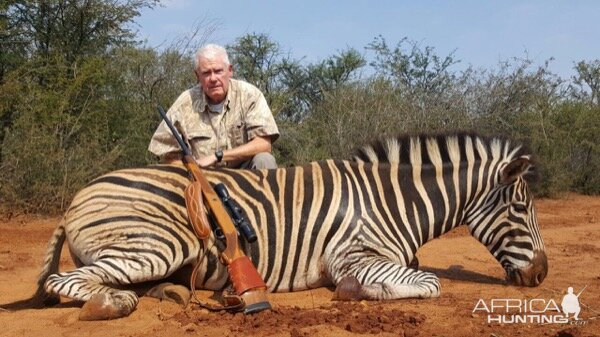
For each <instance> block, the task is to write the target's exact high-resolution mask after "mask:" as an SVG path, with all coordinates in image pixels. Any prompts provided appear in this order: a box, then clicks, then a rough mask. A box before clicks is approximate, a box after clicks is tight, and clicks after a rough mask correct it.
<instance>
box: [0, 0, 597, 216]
mask: <svg viewBox="0 0 600 337" xmlns="http://www.w3.org/2000/svg"><path fill="white" fill-rule="evenodd" d="M159 4H160V1H159V0H136V1H124V2H115V1H100V0H96V1H66V0H59V1H52V2H35V1H9V2H5V3H3V4H1V5H0V203H1V204H2V206H3V207H4V208H9V207H10V208H16V209H18V210H19V211H23V212H44V213H57V212H60V211H63V210H64V209H65V208H66V207H68V205H69V202H70V200H71V198H72V197H73V195H74V194H75V193H76V192H77V191H78V190H79V189H81V188H82V187H83V186H85V185H86V184H87V183H88V182H89V181H91V180H92V179H93V178H95V177H97V176H99V175H101V174H103V173H106V172H108V171H111V170H115V169H121V168H128V167H136V166H144V165H148V164H151V163H155V162H157V158H154V157H153V156H152V155H151V154H150V153H149V152H148V151H147V146H148V142H149V140H150V138H151V136H152V134H153V132H154V130H155V129H156V127H157V126H158V124H159V122H160V117H159V116H158V114H157V112H156V104H162V105H163V106H165V107H168V106H169V105H170V104H171V103H172V102H173V101H174V100H175V99H176V98H177V96H178V95H179V94H180V93H181V92H182V91H183V90H185V89H187V88H189V87H191V86H192V85H194V84H195V78H194V76H193V72H192V69H193V56H194V52H195V50H196V48H197V47H199V46H201V45H202V44H204V43H205V42H207V41H208V40H209V38H210V36H211V34H212V33H213V32H214V31H215V30H217V25H216V24H215V23H214V22H212V21H209V20H205V21H202V22H199V23H198V24H197V25H196V26H195V27H193V28H192V29H191V30H190V34H189V36H187V37H183V38H175V39H173V40H172V41H167V42H165V44H164V45H163V46H161V48H150V47H148V46H147V45H146V44H145V43H144V42H143V41H138V40H136V34H135V33H136V32H135V30H134V29H133V28H132V27H134V25H133V24H134V23H135V19H136V18H137V17H138V16H139V15H140V11H141V10H144V9H152V8H154V7H155V6H157V5H159ZM457 47H459V46H457ZM226 48H227V50H228V52H229V56H230V59H231V62H232V64H233V65H234V76H235V77H236V78H239V79H244V80H246V81H248V82H250V83H252V84H254V85H256V86H257V87H259V88H260V89H261V90H262V91H263V93H264V94H265V97H266V98H267V101H268V103H269V105H270V107H271V109H272V111H273V113H274V115H275V118H276V120H277V123H278V125H279V127H280V132H281V138H280V140H278V141H277V142H276V143H275V144H274V152H275V155H276V157H277V159H278V162H279V164H280V166H291V165H301V164H305V163H307V162H310V161H315V160H322V159H327V158H341V159H344V158H350V155H351V153H352V151H353V149H355V148H356V147H358V146H361V145H363V144H366V143H369V142H370V141H372V140H373V139H374V138H379V137H383V136H385V135H397V134H404V133H409V134H420V133H439V132H451V131H458V130H460V131H476V132H477V133H480V134H482V135H496V134H497V135H503V136H508V137H510V138H512V139H515V140H517V141H522V142H524V143H526V144H528V146H529V147H530V149H531V150H532V151H533V153H534V154H535V155H536V157H537V161H538V162H539V165H538V170H539V173H540V174H539V176H540V178H539V181H538V182H537V183H536V184H535V185H534V186H533V189H534V192H535V193H536V195H538V196H557V195H560V194H561V193H564V192H569V191H574V192H578V193H584V194H595V195H597V194H600V175H599V174H598V171H599V170H600V158H599V151H600V142H599V141H598V140H599V139H600V103H599V95H600V59H595V60H577V61H576V62H574V64H573V73H574V75H573V76H572V77H571V78H569V79H563V78H560V77H559V76H558V75H556V74H554V73H552V72H551V71H550V70H549V64H550V63H551V62H552V60H548V61H546V62H545V63H544V64H543V65H541V66H540V65H534V64H533V62H532V61H531V60H529V59H527V58H519V57H515V58H513V59H510V60H505V61H503V62H500V63H499V64H498V66H497V67H494V68H490V69H474V68H472V67H469V68H467V69H466V70H465V69H463V70H460V71H459V70H456V68H458V67H457V64H459V63H460V62H461V61H459V60H458V59H457V57H456V55H455V54H454V53H450V54H448V55H439V54H438V53H437V52H436V50H435V48H434V47H432V46H424V45H421V44H419V43H416V42H414V41H412V40H410V39H409V38H403V39H401V40H399V41H388V40H386V38H385V37H383V36H376V37H374V38H373V40H372V42H371V43H369V44H368V45H367V46H356V48H360V49H361V50H362V49H363V48H364V50H365V52H368V53H369V54H370V55H374V56H373V57H372V58H371V59H366V57H365V56H364V54H365V53H361V52H360V51H359V49H356V48H354V47H349V48H347V49H346V50H342V51H337V52H333V53H332V54H331V56H330V57H328V58H325V59H323V60H321V61H318V62H314V63H307V62H304V61H302V60H301V59H296V58H294V57H293V56H292V55H290V52H288V51H284V50H282V48H281V46H280V45H279V44H278V42H277V41H274V40H273V39H271V38H270V36H269V35H267V34H263V33H250V34H246V35H243V36H241V37H239V38H238V39H236V40H235V42H233V43H232V44H230V45H227V46H226Z"/></svg>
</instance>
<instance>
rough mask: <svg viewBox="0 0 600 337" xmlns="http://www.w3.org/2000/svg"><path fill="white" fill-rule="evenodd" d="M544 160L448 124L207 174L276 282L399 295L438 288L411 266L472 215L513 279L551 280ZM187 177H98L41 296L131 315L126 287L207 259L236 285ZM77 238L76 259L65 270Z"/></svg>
mask: <svg viewBox="0 0 600 337" xmlns="http://www.w3.org/2000/svg"><path fill="white" fill-rule="evenodd" d="M532 169H533V162H532V159H531V154H530V153H529V152H528V150H527V149H526V147H524V146H523V145H522V144H519V143H516V142H513V141H511V140H509V139H506V138H501V137H483V136H479V135H475V134H449V135H438V136H430V135H420V136H412V137H390V138H387V139H384V140H381V141H379V142H377V143H374V144H371V145H368V146H364V147H363V148H361V149H360V150H359V151H358V152H357V155H356V156H355V160H333V159H329V160H324V161H318V162H312V163H308V164H306V165H303V166H296V167H286V168H278V169H273V170H230V169H214V170H205V175H206V177H207V178H208V180H209V181H210V182H211V183H213V184H215V183H218V182H220V183H223V184H225V185H226V186H227V188H228V190H229V192H230V194H231V196H232V197H233V198H234V199H235V200H236V201H237V203H238V204H239V205H240V207H241V208H242V209H243V211H244V213H245V215H246V217H247V218H248V219H249V220H250V223H251V224H252V226H253V227H254V229H255V231H256V234H257V238H258V239H257V240H256V242H254V243H252V244H248V243H246V244H244V249H245V251H246V253H247V255H248V256H249V257H250V258H251V259H252V261H253V262H254V264H255V265H256V267H257V270H258V271H259V273H260V274H261V275H262V276H263V278H264V280H265V282H266V284H267V286H268V288H269V291H272V292H287V291H299V290H305V289H312V288H317V287H322V286H336V290H335V298H337V299H342V300H343V299H367V300H390V299H399V298H411V297H412V298H429V297H437V296H439V295H440V289H441V288H440V281H439V279H438V277H437V276H436V275H435V274H433V273H430V272H427V271H422V270H418V269H414V268H411V267H409V264H410V262H411V261H413V260H414V259H415V253H416V251H417V249H418V248H419V247H421V246H422V245H424V244H425V243H426V242H428V241H430V240H432V239H435V238H437V237H439V236H440V235H442V234H444V233H446V232H448V231H450V230H451V229H453V228H455V227H457V226H459V225H462V224H464V225H466V226H468V229H469V231H470V233H471V234H472V235H473V236H474V237H475V238H476V239H477V240H479V241H480V242H481V243H482V244H484V245H485V246H486V247H487V249H488V250H489V251H490V252H491V254H492V255H493V256H494V257H495V258H496V259H497V260H498V261H499V262H500V263H501V265H502V266H503V268H504V269H505V271H506V275H507V276H506V278H507V281H508V282H509V283H512V284H516V285H524V286H537V285H539V284H540V283H541V282H542V281H543V279H544V278H545V276H546V274H547V270H548V264H547V258H546V254H545V252H544V250H545V249H544V243H543V240H542V238H541V236H540V233H539V226H538V222H537V216H536V212H535V208H534V205H533V198H532V194H531V191H530V189H529V187H528V183H527V181H526V180H525V177H526V176H527V175H528V173H531V171H532ZM188 183H189V180H188V173H187V171H186V170H185V168H184V167H183V166H182V165H176V164H170V165H166V164H164V165H161V164H158V165H151V166H148V167H144V168H134V169H123V170H118V171H114V172H110V173H108V174H105V175H104V176H101V177H99V178H97V179H95V180H93V181H91V182H90V183H89V184H88V185H87V186H86V187H85V188H83V189H82V190H81V191H79V192H78V193H77V194H76V196H75V197H74V199H73V201H72V203H71V205H70V207H69V208H68V210H67V211H66V213H65V215H64V217H63V219H62V220H61V222H60V224H59V225H58V226H57V228H56V230H55V231H54V233H53V235H52V237H51V239H50V242H49V244H48V248H47V252H46V255H45V260H44V267H43V269H42V272H41V274H40V276H39V279H38V290H37V292H36V294H35V295H34V296H33V297H32V301H37V303H41V302H43V301H45V302H44V303H52V302H54V301H55V300H56V298H57V297H58V295H61V296H66V297H69V298H72V299H76V300H80V301H84V302H85V304H84V305H83V307H82V310H81V313H80V319H111V318H117V317H124V316H127V315H129V314H130V313H131V312H132V311H133V310H134V309H135V307H136V305H137V303H138V300H139V298H138V296H137V294H136V293H135V292H134V291H132V290H131V289H128V288H127V286H129V285H134V284H137V283H141V282H146V281H161V280H165V279H166V278H168V277H173V276H176V275H179V274H182V273H184V270H187V271H188V272H189V267H190V266H192V265H195V264H196V263H200V264H201V267H200V268H198V273H197V277H196V283H195V285H194V286H195V287H196V288H201V289H207V290H215V291H218V290H222V289H223V288H224V287H226V286H227V282H228V278H227V272H226V268H225V266H223V265H222V264H221V263H219V262H218V250H217V248H216V245H207V246H206V247H204V246H202V245H201V243H200V242H199V241H198V239H197V238H196V237H195V235H194V233H193V231H192V229H191V227H190V224H189V222H188V218H187V212H186V208H185V200H184V197H183V193H184V189H185V187H186V186H187V184H188ZM65 240H67V241H68V245H69V248H70V251H71V255H72V257H73V259H74V262H75V265H76V269H74V270H71V271H64V272H60V273H59V272H58V261H59V258H60V251H61V247H62V245H63V243H64V241H65ZM201 253H202V254H203V255H199V254H201ZM197 256H201V258H199V259H198V260H197Z"/></svg>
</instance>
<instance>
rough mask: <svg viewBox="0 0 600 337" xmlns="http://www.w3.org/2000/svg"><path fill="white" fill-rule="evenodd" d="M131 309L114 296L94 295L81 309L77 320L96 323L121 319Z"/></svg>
mask: <svg viewBox="0 0 600 337" xmlns="http://www.w3.org/2000/svg"><path fill="white" fill-rule="evenodd" d="M132 311H133V307H131V306H128V305H127V304H126V303H125V301H123V300H122V299H120V298H118V297H116V296H115V295H114V294H107V293H104V294H95V295H93V296H92V297H91V298H90V299H89V300H88V301H87V302H85V304H84V305H83V307H82V308H81V311H80V312H79V320H81V321H97V320H106V319H115V318H121V317H125V316H127V315H129V314H130V313H131V312H132Z"/></svg>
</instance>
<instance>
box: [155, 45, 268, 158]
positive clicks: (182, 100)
mask: <svg viewBox="0 0 600 337" xmlns="http://www.w3.org/2000/svg"><path fill="white" fill-rule="evenodd" d="M195 62H196V64H195V69H194V73H195V74H196V78H197V79H198V84H197V85H195V86H194V87H192V88H191V89H189V90H186V91H185V92H183V93H182V94H181V95H180V96H179V98H177V100H176V101H175V103H173V105H172V106H171V108H170V109H169V111H168V112H167V115H168V116H169V118H170V119H171V121H172V122H173V124H174V125H175V126H176V127H177V128H178V129H179V131H180V132H181V133H182V136H183V138H184V140H186V141H187V142H188V144H189V145H190V147H191V150H192V154H193V156H194V159H196V161H197V163H198V165H200V166H201V167H210V166H213V167H214V166H226V167H232V168H253V169H262V168H277V163H276V161H275V157H273V155H272V154H271V147H272V143H273V142H274V141H275V140H276V139H277V138H278V137H279V130H278V128H277V125H276V124H275V120H274V118H273V114H272V113H271V110H270V109H269V106H268V105H267V101H266V100H265V97H264V96H263V94H262V93H261V92H260V90H259V89H258V88H256V87H255V86H253V85H251V84H249V83H246V82H243V81H239V80H234V79H232V76H233V67H232V65H231V64H230V63H229V58H228V56H227V52H226V51H225V49H224V48H223V47H221V46H217V45H214V44H209V45H206V46H203V47H202V48H200V49H198V51H197V52H196V59H195ZM148 150H149V151H150V152H152V153H154V154H156V155H157V156H159V157H160V158H161V161H162V162H167V163H168V162H172V161H174V160H178V159H179V158H180V152H181V150H180V148H179V145H178V144H177V142H176V141H175V138H174V137H173V135H172V134H171V132H170V131H169V129H168V127H167V126H166V124H165V122H162V123H161V124H160V125H159V126H158V129H157V130H156V132H155V133H154V135H153V136H152V140H151V141H150V146H149V147H148Z"/></svg>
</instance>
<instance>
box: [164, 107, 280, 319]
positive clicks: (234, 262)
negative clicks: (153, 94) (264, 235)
mask: <svg viewBox="0 0 600 337" xmlns="http://www.w3.org/2000/svg"><path fill="white" fill-rule="evenodd" d="M157 109H158V111H159V113H160V115H161V116H162V118H163V120H164V121H165V123H166V124H167V126H168V127H169V129H170V130H171V133H172V134H173V136H174V137H175V139H176V140H177V142H178V143H179V146H180V147H181V150H182V152H183V157H182V161H183V164H184V165H185V167H186V169H187V170H188V172H189V173H190V175H191V178H192V184H191V185H190V186H188V189H189V188H190V187H192V186H193V185H194V186H195V185H198V186H199V190H200V191H198V189H195V190H194V191H193V192H191V193H188V190H187V189H186V205H187V207H188V216H189V218H190V222H191V223H192V226H193V227H194V231H195V232H196V234H197V235H198V237H199V238H200V239H202V240H205V239H206V238H207V237H208V235H210V233H211V230H210V225H209V224H208V220H207V218H206V214H205V213H203V212H204V209H202V208H201V207H200V202H201V201H200V200H198V199H202V202H203V204H204V206H205V207H206V209H207V210H209V211H210V213H211V214H212V215H213V218H214V219H215V222H216V223H217V226H218V227H219V228H220V229H221V231H222V233H223V235H224V237H225V249H224V250H223V251H222V252H221V253H220V258H221V262H222V263H223V264H224V265H226V266H227V270H228V272H229V277H230V279H231V283H232V284H233V287H234V289H235V292H236V294H237V296H238V297H239V298H240V299H241V300H242V302H243V310H244V313H253V312H258V311H262V310H265V309H270V308H271V305H270V303H269V301H268V300H267V297H266V289H267V286H266V284H265V282H264V281H263V279H262V277H261V276H260V274H259V273H258V271H257V270H256V268H255V267H254V265H253V264H252V262H251V261H250V259H249V258H248V257H247V256H246V254H245V253H244V252H243V251H242V249H241V248H240V244H239V241H238V231H237V228H236V227H235V224H234V223H233V221H232V220H231V217H230V216H229V213H228V212H227V210H226V209H225V206H224V205H223V203H222V202H221V199H220V198H219V196H218V195H217V193H216V192H215V190H214V189H213V187H212V186H211V184H210V182H209V181H208V180H207V179H206V177H205V176H204V174H202V170H201V169H200V167H199V166H198V164H197V163H196V160H194V158H193V157H192V154H191V151H190V150H189V148H188V147H187V145H186V144H185V143H184V142H183V139H182V138H181V135H179V132H178V131H177V130H176V129H175V127H174V126H173V124H172V123H171V121H170V120H169V118H168V117H167V115H166V114H165V112H164V110H163V109H162V107H161V106H157ZM188 199H189V200H188ZM190 204H194V205H195V206H194V208H193V211H191V210H190V206H189V205H190Z"/></svg>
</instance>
